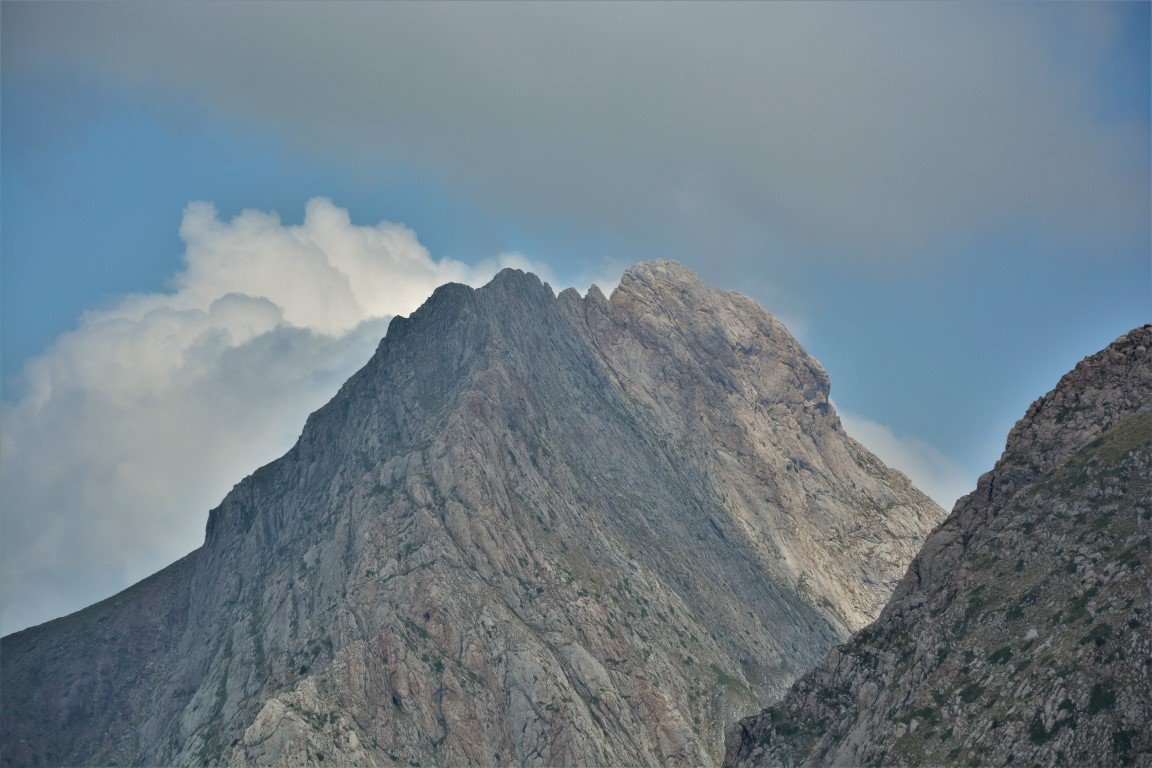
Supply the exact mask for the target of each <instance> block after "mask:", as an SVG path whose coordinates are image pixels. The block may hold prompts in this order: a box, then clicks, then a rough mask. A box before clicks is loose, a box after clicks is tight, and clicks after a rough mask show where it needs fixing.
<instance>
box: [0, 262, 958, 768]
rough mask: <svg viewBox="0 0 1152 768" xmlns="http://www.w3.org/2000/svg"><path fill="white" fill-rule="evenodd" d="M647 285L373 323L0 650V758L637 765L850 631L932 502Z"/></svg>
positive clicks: (768, 691) (788, 356)
mask: <svg viewBox="0 0 1152 768" xmlns="http://www.w3.org/2000/svg"><path fill="white" fill-rule="evenodd" d="M827 395H828V380H827V377H826V375H825V373H824V371H823V370H822V369H821V367H820V366H819V364H817V363H816V361H815V360H813V359H812V358H811V357H809V356H808V355H807V354H806V353H805V352H804V351H803V350H802V349H801V348H800V346H799V345H798V344H797V343H796V341H795V339H793V338H792V336H791V335H789V334H788V332H787V331H786V330H785V329H784V327H783V326H782V325H781V324H780V323H779V322H777V321H776V320H775V319H773V318H772V317H771V316H770V315H768V314H767V313H766V312H764V311H763V310H762V309H761V308H759V307H758V306H757V305H755V304H754V303H753V302H752V301H750V300H748V299H746V298H744V297H742V296H739V295H737V294H732V293H725V292H721V291H717V290H714V289H711V288H708V287H706V286H705V285H703V284H702V283H701V282H700V281H699V279H698V278H697V277H696V276H695V275H694V274H692V273H691V272H689V271H688V270H686V269H684V268H683V267H681V266H679V265H677V264H674V263H671V262H651V263H647V264H643V265H641V266H639V267H636V268H633V269H632V270H629V271H628V272H627V273H626V274H625V275H624V277H623V279H622V281H621V283H620V287H619V288H618V289H617V290H616V291H615V292H614V293H613V295H612V298H611V299H610V300H609V299H606V298H605V297H604V296H603V295H602V294H601V293H600V291H599V290H597V289H595V288H593V289H592V290H591V291H590V292H589V294H588V295H587V296H586V297H584V298H581V297H580V296H579V295H578V294H577V293H576V292H575V291H573V290H567V291H564V292H563V293H561V294H560V295H559V296H558V297H557V296H554V295H553V293H552V291H551V289H550V288H549V287H548V286H546V285H543V284H542V283H541V282H540V281H539V280H538V279H537V278H536V277H535V276H532V275H527V274H524V273H522V272H517V271H512V270H507V271H505V272H502V273H501V274H500V275H498V276H497V277H496V278H495V279H494V280H493V281H492V282H491V283H490V284H488V285H486V286H484V287H483V288H481V289H478V290H473V289H471V288H468V287H465V286H462V285H446V286H443V287H441V288H440V289H438V290H437V291H436V293H435V294H434V295H433V296H432V297H431V298H430V299H429V300H428V302H427V303H426V304H425V305H424V306H423V307H421V308H420V309H419V310H418V311H417V312H415V313H414V314H413V315H412V316H411V317H410V318H407V319H404V318H397V319H396V320H395V321H393V323H392V325H391V327H390V329H389V331H388V335H387V337H386V338H385V339H384V340H383V341H382V342H381V344H380V347H379V349H378V351H377V353H376V355H375V356H374V357H373V358H372V360H371V361H370V362H369V363H368V364H367V365H366V366H365V367H364V368H363V369H362V370H361V371H359V372H358V373H357V374H356V375H355V376H353V377H352V378H351V379H350V380H349V381H348V382H347V383H346V384H345V386H344V387H343V388H342V389H341V390H340V392H339V393H338V394H337V395H336V397H335V398H334V399H333V400H332V401H331V402H330V403H329V404H328V405H326V406H325V407H324V408H322V409H321V410H319V411H317V412H316V413H315V414H313V415H312V416H311V417H310V418H309V419H308V422H307V424H306V426H305V428H304V431H303V434H302V435H301V437H300V440H299V442H298V444H297V445H296V446H295V447H294V448H293V449H292V450H291V451H289V452H288V453H287V454H286V455H285V456H284V457H283V458H281V459H279V460H277V461H275V462H273V463H272V464H270V465H268V466H266V467H263V468H262V469H260V470H259V471H257V472H256V473H254V474H253V475H252V476H250V477H248V478H246V479H245V480H244V481H243V482H241V483H240V484H239V485H237V486H236V488H235V489H234V490H233V491H232V492H231V493H230V494H229V495H228V497H227V498H226V499H225V500H224V501H223V503H222V504H221V505H220V506H219V507H218V508H217V509H215V510H213V511H212V512H211V515H210V518H209V522H208V528H207V535H206V539H205V542H204V545H203V546H202V547H201V548H200V549H198V550H196V551H195V552H193V553H192V554H190V555H189V556H188V557H186V558H184V559H183V560H181V561H179V562H178V563H176V564H174V565H172V566H171V567H169V568H167V569H165V570H164V571H162V572H160V573H158V574H156V575H155V576H153V577H152V578H150V579H147V580H145V581H144V582H141V583H140V584H137V585H136V586H134V587H132V588H131V589H128V590H126V591H125V592H123V593H121V594H119V595H117V596H115V597H113V598H111V599H109V600H107V601H104V602H102V603H100V604H98V605H95V606H92V607H91V608H88V609H86V610H84V611H81V612H79V613H77V614H74V615H72V616H68V617H65V618H63V619H59V620H57V621H53V622H50V623H48V624H45V625H42V626H39V627H35V628H32V629H29V630H25V631H23V632H20V633H17V634H14V635H12V636H9V637H7V638H4V640H3V646H2V654H3V668H2V675H3V677H2V683H3V689H2V690H3V694H2V695H3V724H4V739H3V746H2V747H0V755H2V759H3V761H4V763H5V764H128V763H132V764H150V765H158V764H164V765H172V764H206V765H224V764H230V765H231V764H253V765H273V764H278V765H287V764H292V765H297V764H299V765H305V764H307V765H325V766H331V765H369V764H378V765H388V764H404V765H428V764H448V765H463V764H484V765H495V764H521V765H572V764H634V765H642V764H669V765H675V764H680V765H689V764H691V765H698V764H704V763H710V762H715V761H717V760H718V759H719V757H720V749H721V739H722V733H723V728H724V725H725V724H726V723H728V722H730V721H731V719H732V718H734V717H735V715H736V714H738V713H741V712H746V711H748V710H749V708H752V707H754V706H755V703H756V702H759V701H763V700H765V699H767V698H770V697H772V696H775V695H778V694H780V693H781V692H782V691H783V689H784V687H785V686H786V685H787V684H788V683H789V682H790V681H791V680H793V679H794V678H795V676H796V675H797V674H799V673H800V672H801V671H803V670H804V669H806V668H808V667H810V666H811V665H812V664H814V663H815V662H816V661H817V660H818V659H819V658H821V657H822V656H823V655H824V654H825V653H826V652H827V651H828V650H829V649H830V648H831V647H832V646H833V645H835V644H836V643H837V642H840V641H842V640H843V639H844V638H846V637H847V636H848V634H849V633H850V632H851V631H852V630H855V629H858V628H860V627H861V626H863V625H864V624H866V623H867V622H868V621H869V620H870V619H872V618H874V617H875V615H876V614H877V612H878V611H879V609H880V607H881V606H882V604H883V602H884V600H885V599H886V597H887V596H888V594H889V593H890V591H891V589H892V587H893V585H894V584H895V582H896V580H897V579H898V578H899V576H900V574H901V573H903V571H904V569H905V567H906V566H907V563H908V561H909V560H910V559H911V557H912V555H913V553H914V552H915V551H916V549H917V548H918V547H919V545H920V544H921V542H922V540H923V537H924V536H925V535H926V534H927V532H928V530H930V529H931V527H932V526H933V525H934V524H935V523H938V522H939V521H940V519H942V517H943V512H942V510H940V509H939V508H938V507H937V506H936V505H935V504H933V503H932V502H931V501H930V500H929V499H927V498H926V497H925V496H924V495H923V494H921V493H919V492H918V491H916V490H915V489H914V488H913V487H912V486H911V485H910V484H909V483H908V481H907V480H906V479H905V478H904V476H903V475H900V474H899V473H896V472H893V471H891V470H889V469H887V468H886V467H884V466H883V465H882V464H881V463H880V462H879V461H878V460H877V459H876V458H875V457H873V456H872V455H871V454H869V453H868V452H867V451H866V450H864V449H863V448H862V447H861V446H860V445H858V444H857V443H855V442H854V441H853V440H851V439H850V438H848V437H847V436H846V435H845V434H844V432H843V430H842V428H841V426H840V423H839V420H838V419H837V417H836V414H835V413H834V411H833V410H832V408H831V406H830V405H829V403H828V399H827Z"/></svg>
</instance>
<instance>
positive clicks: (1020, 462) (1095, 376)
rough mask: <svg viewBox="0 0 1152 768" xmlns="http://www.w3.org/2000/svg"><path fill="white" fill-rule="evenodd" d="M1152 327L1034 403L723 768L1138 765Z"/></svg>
mask: <svg viewBox="0 0 1152 768" xmlns="http://www.w3.org/2000/svg"><path fill="white" fill-rule="evenodd" d="M1150 535H1152V326H1144V327H1142V328H1137V329H1136V330H1133V331H1132V332H1130V333H1128V334H1127V335H1125V336H1123V337H1121V338H1120V339H1118V340H1117V341H1116V342H1115V343H1113V344H1112V345H1111V346H1109V347H1108V348H1107V349H1105V350H1103V351H1102V352H1100V353H1099V354H1097V355H1094V356H1093V357H1090V358H1088V359H1086V360H1084V361H1083V362H1081V363H1080V364H1079V365H1078V366H1077V367H1076V368H1075V370H1073V371H1072V372H1071V373H1069V374H1068V375H1066V376H1065V377H1064V378H1063V379H1061V381H1060V383H1059V384H1058V385H1057V387H1056V388H1055V389H1054V390H1053V391H1052V392H1051V393H1049V394H1048V395H1045V396H1044V397H1042V398H1040V399H1039V400H1038V401H1036V402H1035V403H1034V404H1033V405H1032V407H1031V408H1029V410H1028V413H1027V415H1026V416H1025V417H1024V418H1023V419H1021V420H1020V422H1019V423H1017V425H1016V427H1015V428H1014V429H1013V430H1012V432H1011V433H1010V435H1009V436H1008V444H1007V448H1006V449H1005V451H1004V455H1003V457H1002V458H1001V459H1000V461H999V462H998V463H997V465H996V467H995V468H994V469H993V470H992V471H991V472H989V473H987V474H986V475H984V476H983V477H982V478H981V479H980V482H979V485H978V486H977V488H976V490H975V491H974V492H973V493H972V494H971V495H969V496H967V497H965V498H963V499H961V500H960V501H959V502H957V504H956V508H955V510H954V511H953V512H952V514H951V515H950V516H949V518H948V520H947V521H945V522H944V524H943V525H941V527H940V528H939V529H937V530H936V531H934V532H933V533H932V535H931V536H930V537H929V538H928V540H927V541H926V542H925V544H924V548H923V549H922V550H921V552H920V553H919V554H918V555H917V557H916V559H915V560H914V562H913V563H912V565H911V567H910V568H909V570H908V573H907V575H906V576H905V577H904V579H903V580H902V581H901V583H900V585H899V587H898V588H897V590H896V593H895V594H894V596H893V598H892V600H891V601H890V602H889V604H888V605H887V606H886V607H885V609H884V611H883V613H882V615H881V617H880V618H879V619H878V620H877V621H876V622H875V623H874V624H873V625H871V626H870V627H868V628H866V629H865V630H863V631H862V632H860V633H859V634H858V635H856V636H855V637H854V638H853V639H852V640H851V641H850V642H849V643H847V644H846V645H844V646H842V647H840V648H838V649H836V650H835V651H833V652H832V653H831V654H830V655H829V657H828V658H827V659H826V660H825V661H824V662H823V663H821V664H820V666H819V667H817V668H816V669H815V670H813V671H812V672H810V673H809V674H807V675H805V676H804V677H803V678H801V679H800V680H799V681H798V682H797V683H796V684H795V685H794V686H793V687H792V689H791V690H790V691H789V692H788V694H787V695H786V696H785V697H784V698H783V700H782V701H780V702H779V703H777V704H776V705H775V706H773V707H771V708H770V709H767V710H764V712H763V713H762V714H761V715H759V716H757V717H752V718H748V719H745V720H743V721H741V722H740V723H739V724H738V725H737V726H736V727H735V728H733V729H732V731H731V732H730V734H729V738H728V745H727V754H726V760H725V762H726V763H727V764H728V765H733V766H735V765H739V766H753V765H770V766H817V765H837V766H840V765H843V766H849V765H1001V766H1003V765H1009V764H1012V765H1028V766H1031V765H1044V766H1049V765H1093V766H1110V765H1152V730H1150V729H1149V727H1148V724H1149V723H1150V722H1152V670H1150V666H1149V665H1150V664H1152V630H1150V625H1152V587H1150V586H1149V576H1148V573H1149V572H1148V567H1149V562H1150V560H1152V544H1150Z"/></svg>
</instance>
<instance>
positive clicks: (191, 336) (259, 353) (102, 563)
mask: <svg viewBox="0 0 1152 768" xmlns="http://www.w3.org/2000/svg"><path fill="white" fill-rule="evenodd" d="M180 235H181V238H182V239H183V240H184V243H185V245H186V252H185V255H184V260H185V265H184V269H183V271H182V272H181V273H180V274H179V275H177V276H176V278H175V280H174V290H173V291H172V292H169V293H155V294H143V295H132V296H127V297H125V298H123V299H122V300H121V301H119V302H118V303H117V304H116V305H115V306H113V307H111V308H109V309H106V310H102V311H97V312H88V313H86V314H85V315H84V317H83V319H82V321H81V322H80V324H79V327H78V328H76V329H75V330H73V331H71V332H68V333H65V334H63V335H62V336H60V337H59V338H58V339H57V340H56V342H55V343H54V344H53V345H52V346H51V347H50V348H49V349H48V350H47V351H46V352H45V353H44V354H43V355H41V356H40V357H38V358H36V359H34V360H32V361H31V362H29V363H28V365H27V366H26V368H25V370H24V383H25V393H24V394H23V395H22V396H21V397H20V399H19V400H17V401H15V402H11V403H5V404H4V406H3V438H2V440H3V442H2V447H0V494H2V499H3V509H4V516H3V539H2V541H0V553H2V555H3V558H2V560H3V562H2V564H0V576H2V592H0V595H2V605H3V616H2V624H3V631H4V632H5V633H6V632H9V631H12V630H14V629H18V628H20V627H22V626H27V625H29V624H33V623H37V622H40V621H44V620H46V619H49V618H52V617H54V616H58V615H61V614H63V613H66V612H69V611H72V610H76V609H78V608H81V607H83V606H84V605H87V604H89V603H91V602H93V601H94V600H96V599H99V598H102V597H105V596H107V595H109V594H112V593H113V592H115V591H117V590H118V589H122V588H124V587H126V586H128V585H129V584H131V583H133V582H135V581H137V580H139V579H140V578H142V577H144V576H146V575H147V574H149V573H151V572H153V571H155V570H157V569H159V568H161V567H163V566H165V565H167V564H168V563H169V562H172V561H173V560H175V559H176V558H178V557H180V556H181V555H183V554H184V553H186V552H188V551H190V550H191V549H193V548H195V547H196V546H198V545H199V544H200V542H201V541H202V539H203V529H204V522H205V520H206V514H207V511H208V509H209V508H211V507H212V506H214V505H215V504H217V503H218V502H219V501H220V499H221V498H222V497H223V495H224V494H225V493H226V492H227V491H228V489H229V488H230V487H231V486H232V485H233V484H234V483H235V482H237V481H238V480H240V479H241V478H242V477H243V476H244V475H245V474H248V473H249V472H251V471H253V470H255V469H256V468H257V467H259V466H260V465H262V464H264V463H266V462H268V461H270V460H272V459H274V458H275V457H277V456H278V455H280V454H281V453H283V452H284V451H285V450H286V449H287V448H289V447H290V446H291V444H292V442H293V441H294V440H295V438H296V437H297V435H298V433H299V429H300V427H301V426H302V425H303V423H304V418H305V416H306V415H307V414H308V413H309V412H311V411H312V410H315V409H316V408H317V407H319V406H320V405H322V404H323V403H324V402H325V401H326V400H327V399H328V398H329V397H331V395H332V394H334V393H335V391H336V389H337V388H338V387H339V385H340V384H341V383H342V382H343V381H344V380H345V379H346V378H347V377H348V376H349V375H351V373H352V372H354V371H355V370H356V369H357V368H359V367H360V366H361V365H363V364H364V363H365V362H366V361H367V360H368V358H369V357H370V356H371V354H372V352H373V350H374V349H375V347H376V345H377V343H378V342H379V340H380V338H381V337H382V336H383V335H384V332H385V330H386V328H387V322H388V319H389V317H390V316H391V315H395V314H408V313H410V312H411V311H412V310H414V309H415V308H416V307H417V306H419V304H420V303H422V302H423V300H424V299H425V298H427V296H428V295H429V294H431V292H432V290H433V289H434V288H435V287H436V286H438V285H440V284H442V283H445V282H450V281H456V282H464V283H469V284H473V285H478V284H481V283H483V282H485V281H486V280H487V279H488V278H489V277H491V276H492V275H493V274H494V273H495V272H497V271H498V270H499V269H500V268H502V267H504V266H516V267H521V268H527V269H531V270H532V271H535V272H537V273H538V274H539V273H543V274H547V270H546V269H542V268H541V267H539V266H537V265H533V264H532V263H530V262H529V261H528V260H527V259H525V258H524V257H522V256H519V255H516V254H507V255H502V256H499V257H496V258H493V259H490V260H488V261H485V262H483V263H481V264H478V265H475V266H469V265H467V264H464V263H461V262H457V261H451V260H448V259H442V260H439V261H437V260H434V259H433V258H432V257H431V256H430V255H429V253H428V251H427V250H426V249H425V248H424V247H423V246H422V245H421V244H420V243H419V242H418V240H417V239H416V236H415V235H414V234H413V233H412V232H411V231H410V230H408V229H406V228H405V227H403V226H400V225H397V224H391V223H387V222H382V223H380V224H378V225H376V226H356V225H353V224H352V223H351V222H350V221H349V218H348V214H347V212H346V211H344V210H343V209H341V208H338V207H337V206H335V205H333V204H332V203H331V202H329V201H328V200H325V199H321V198H317V199H314V200H312V201H310V202H309V203H308V205H307V209H306V214H305V219H304V222H303V223H302V224H300V225H291V226H289V225H285V224H283V223H282V222H281V221H280V220H279V218H278V217H277V216H276V214H274V213H264V212H260V211H245V212H244V213H242V214H240V215H239V216H237V217H236V218H234V219H233V220H232V221H221V220H219V219H218V218H217V216H216V212H215V210H214V209H213V208H212V206H211V205H209V204H207V203H192V204H190V205H189V206H188V207H187V209H186V211H185V215H184V221H183V224H182V226H181V229H180ZM553 285H555V283H553Z"/></svg>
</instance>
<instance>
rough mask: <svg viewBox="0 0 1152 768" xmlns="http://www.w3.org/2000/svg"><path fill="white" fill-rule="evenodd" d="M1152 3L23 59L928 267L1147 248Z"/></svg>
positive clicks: (109, 51) (704, 19)
mask: <svg viewBox="0 0 1152 768" xmlns="http://www.w3.org/2000/svg"><path fill="white" fill-rule="evenodd" d="M1129 10H1130V9H1128V8H1126V7H1125V6H1124V4H1116V3H1099V4H1056V5H1053V4H1038V5H1014V6H1013V5H993V4H961V3H954V4H952V3H945V4H927V3H926V4H907V3H861V4H839V3H708V4H654V3H633V4H625V3H615V4H614V3H601V4H563V3H561V4H523V3H510V4H500V3H480V4H454V3H432V4H406V3H379V4H364V3H347V4H310V3H292V4H288V5H268V4H259V3H248V4H214V3H208V4H193V3H189V4H176V5H173V4H158V5H140V4H122V3H113V4H82V5H72V4H60V3H49V4H32V3H29V4H11V5H10V6H7V7H5V25H4V30H5V38H4V47H3V55H4V61H3V63H4V70H5V73H6V75H8V74H11V75H13V76H19V75H20V74H21V73H27V72H36V71H44V70H46V69H50V68H51V69H58V68H60V67H63V66H66V65H71V66H79V67H82V68H83V69H84V71H91V72H97V73H100V74H101V75H102V76H104V77H107V78H110V79H112V80H113V81H114V82H117V83H128V84H130V86H131V87H133V88H138V89H144V90H146V91H148V92H151V93H154V94H160V95H162V96H163V97H165V98H170V99H176V100H178V101H179V102H180V103H181V104H187V103H196V104H200V105H208V106H210V107H211V108H213V109H216V110H219V111H220V112H222V113H224V114H227V115H229V116H231V117H234V118H235V117H239V118H241V119H243V120H247V121H252V122H253V123H254V124H257V125H262V126H265V127H271V128H272V129H274V130H276V131H278V132H279V134H280V135H283V136H286V137H287V138H289V139H290V140H292V141H294V142H296V144H297V145H298V146H301V147H306V148H308V149H310V150H312V151H314V152H317V153H321V154H323V155H325V156H328V157H337V158H343V159H344V160H346V161H350V162H353V163H355V166H356V167H357V168H362V169H370V168H379V167H381V166H383V165H388V164H397V163H400V164H403V165H404V167H406V168H415V169H417V170H419V171H421V172H423V173H427V174H430V175H432V176H434V177H435V178H437V179H441V180H444V181H445V182H447V183H448V184H450V185H452V186H453V187H454V188H456V189H458V190H463V191H464V192H465V193H466V194H467V195H469V196H470V198H471V199H476V200H483V201H484V202H485V204H486V205H491V206H493V207H494V208H496V209H498V211H496V212H498V213H504V214H509V213H510V214H513V215H519V216H528V217H538V218H540V219H542V220H546V221H553V222H556V221H559V222H563V221H569V222H573V221H574V222H578V223H580V224H582V225H587V223H588V222H596V224H597V226H601V227H611V228H615V229H617V230H620V231H622V232H625V233H628V234H635V233H636V232H637V231H638V230H639V231H642V234H643V235H644V236H646V237H650V236H651V235H652V233H656V232H658V233H663V234H665V235H667V237H668V242H669V243H670V244H674V246H675V247H679V248H681V249H683V253H682V254H681V255H685V254H697V255H698V254H700V253H701V252H704V253H707V255H708V258H710V259H715V260H719V261H724V260H725V259H726V258H728V259H731V258H733V257H734V256H733V252H737V251H742V252H743V255H745V256H746V255H748V251H749V250H750V249H757V252H758V253H760V254H761V255H762V254H764V253H765V250H766V249H765V247H764V246H765V243H776V244H780V245H782V246H784V247H788V246H792V247H793V248H798V249H800V250H802V252H805V253H809V254H824V256H825V257H826V258H844V259H867V260H876V259H878V258H886V259H909V258H914V257H918V256H919V257H923V256H924V255H925V254H929V253H932V254H937V257H939V254H940V253H941V252H942V250H943V249H941V247H940V246H941V244H949V243H953V244H955V243H956V242H957V241H960V240H962V239H964V238H972V237H976V236H978V235H979V234H981V233H984V232H989V231H994V232H997V233H1003V232H1004V231H1005V230H1008V231H1011V230H1012V229H1013V228H1015V229H1017V230H1018V229H1020V228H1023V230H1024V231H1026V232H1033V231H1036V230H1037V228H1038V229H1039V230H1040V231H1044V232H1047V233H1048V235H1049V236H1051V237H1061V236H1067V235H1075V236H1080V237H1090V238H1092V239H1093V242H1096V243H1097V245H1100V244H1101V243H1107V242H1108V241H1107V238H1128V239H1130V238H1133V237H1135V238H1139V242H1141V243H1143V242H1146V239H1147V211H1148V207H1149V184H1148V178H1149V177H1148V142H1147V124H1146V118H1145V117H1144V116H1138V117H1136V118H1132V117H1130V116H1125V113H1124V112H1123V111H1117V110H1115V109H1114V108H1113V107H1114V106H1115V105H1113V104H1110V103H1108V102H1107V98H1108V97H1109V94H1110V93H1111V91H1110V88H1111V87H1112V84H1111V83H1108V82H1103V83H1102V82H1101V79H1100V73H1101V72H1104V71H1106V67H1107V64H1108V62H1109V60H1110V58H1109V57H1113V56H1115V55H1116V53H1117V51H1118V50H1120V47H1121V46H1122V45H1123V28H1122V24H1123V20H1124V14H1126V13H1128V12H1129ZM1128 241H1129V240H1127V239H1126V240H1124V242H1128ZM703 249H707V250H706V251H704V250H703ZM1097 250H1098V251H1099V252H1107V251H1108V250H1109V249H1108V248H1107V247H1098V248H1097Z"/></svg>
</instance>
